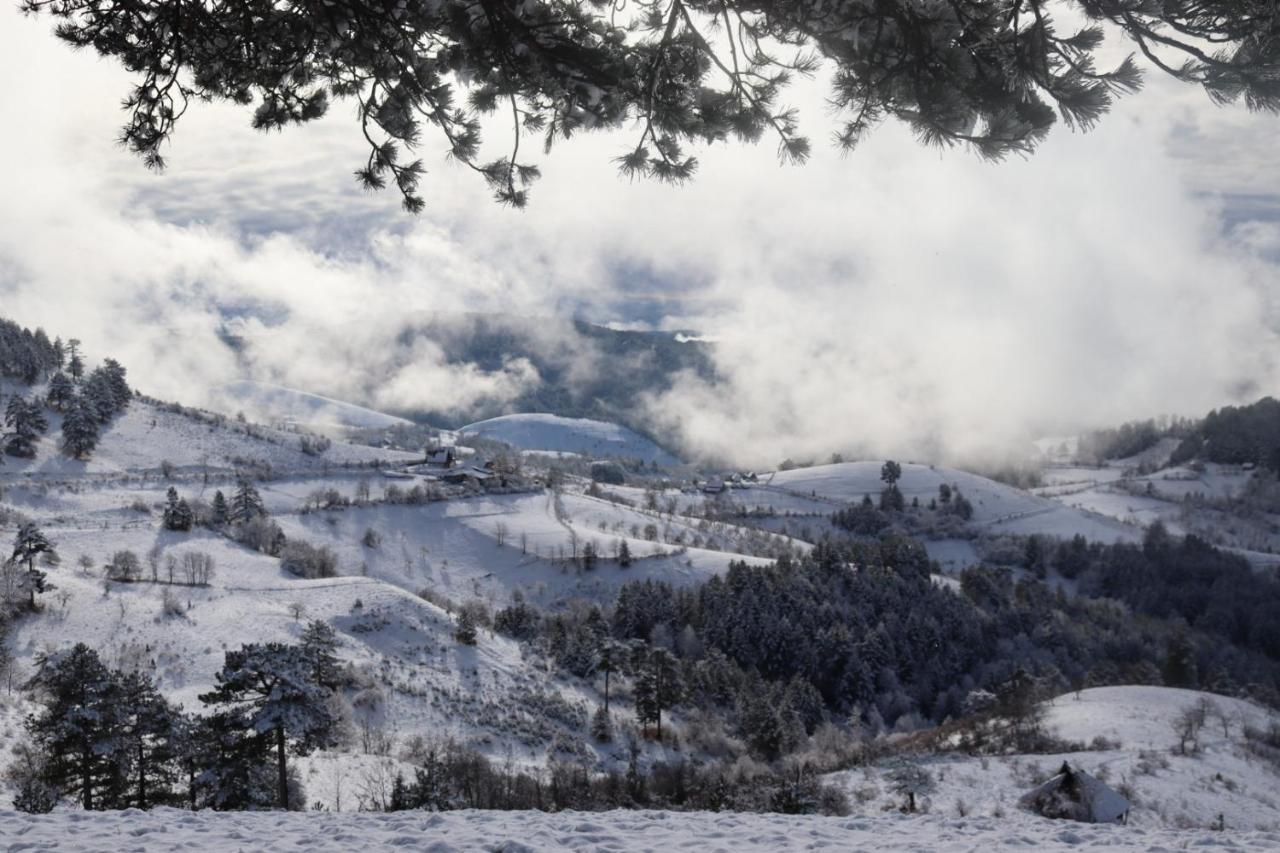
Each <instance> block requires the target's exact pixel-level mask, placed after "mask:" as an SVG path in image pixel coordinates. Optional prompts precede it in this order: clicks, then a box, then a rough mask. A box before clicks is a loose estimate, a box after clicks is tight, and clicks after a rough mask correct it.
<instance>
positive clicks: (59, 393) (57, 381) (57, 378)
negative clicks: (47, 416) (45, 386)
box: [45, 370, 76, 412]
mask: <svg viewBox="0 0 1280 853" xmlns="http://www.w3.org/2000/svg"><path fill="white" fill-rule="evenodd" d="M75 394H76V386H75V385H74V384H73V383H72V382H71V380H70V379H68V378H67V374H65V373H63V372H62V371H61V370H59V371H58V372H57V373H55V374H53V376H52V377H50V379H49V391H48V393H47V394H46V395H45V399H46V400H48V401H49V405H50V406H52V407H53V408H54V409H56V410H57V411H59V412H65V411H66V410H67V405H68V404H69V403H70V402H71V400H72V399H73V398H74V397H75Z"/></svg>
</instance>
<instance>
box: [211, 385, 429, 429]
mask: <svg viewBox="0 0 1280 853" xmlns="http://www.w3.org/2000/svg"><path fill="white" fill-rule="evenodd" d="M221 395H222V397H223V399H224V401H225V402H226V404H227V405H226V406H224V408H228V409H232V410H235V409H238V408H243V409H246V410H248V411H251V412H254V413H256V414H258V415H261V416H262V418H264V419H270V420H289V421H293V422H295V423H301V424H311V425H315V426H322V427H355V428H368V429H385V428H386V427H392V426H397V425H405V424H409V423H411V421H408V420H405V419H404V418H398V417H395V416H394V415H388V414H385V413H383V412H377V411H374V410H373V409H366V408H365V407H363V406H357V405H355V404H353V403H344V402H343V401H341V400H334V399H332V398H330V397H322V396H320V395H319V394H309V393H307V392H306V391H298V390H295V389H293V388H284V387H282V386H279V385H272V384H270V383H267V382H254V381H251V380H241V381H239V382H232V383H230V384H228V385H224V386H223V387H222V389H221Z"/></svg>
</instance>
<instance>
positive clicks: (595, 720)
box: [591, 705, 613, 743]
mask: <svg viewBox="0 0 1280 853" xmlns="http://www.w3.org/2000/svg"><path fill="white" fill-rule="evenodd" d="M591 737H593V738H594V739H595V740H597V741H599V742H600V743H609V742H610V741H611V740H613V721H612V720H611V719H610V718H609V709H608V708H607V707H605V706H604V705H601V706H599V707H598V708H596V711H595V713H594V714H592V715H591Z"/></svg>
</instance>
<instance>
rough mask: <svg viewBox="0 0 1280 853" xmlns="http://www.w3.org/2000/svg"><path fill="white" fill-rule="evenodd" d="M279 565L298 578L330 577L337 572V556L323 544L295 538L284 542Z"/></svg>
mask: <svg viewBox="0 0 1280 853" xmlns="http://www.w3.org/2000/svg"><path fill="white" fill-rule="evenodd" d="M280 565H282V566H283V567H284V568H285V569H286V570H287V571H288V572H289V573H290V574H294V575H297V576H298V577H300V578H308V579H315V578H331V577H334V576H336V575H337V574H338V557H337V555H335V554H334V553H333V551H331V550H329V548H327V547H325V546H323V545H322V546H320V547H318V548H317V547H316V546H315V545H312V544H311V543H310V542H304V541H303V540H301V539H295V540H292V541H289V542H286V543H285V546H284V548H283V549H282V550H281V552H280Z"/></svg>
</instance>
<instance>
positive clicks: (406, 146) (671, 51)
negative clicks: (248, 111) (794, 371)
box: [22, 0, 1280, 211]
mask: <svg viewBox="0 0 1280 853" xmlns="http://www.w3.org/2000/svg"><path fill="white" fill-rule="evenodd" d="M22 5H23V6H24V7H25V8H27V9H28V10H31V11H40V10H43V11H45V12H47V13H48V14H50V15H52V16H54V17H55V18H56V20H57V25H58V26H57V33H58V36H59V37H61V38H62V39H64V40H65V41H67V42H69V43H70V44H72V45H74V46H76V47H86V46H90V47H92V48H94V49H95V50H96V51H97V52H98V53H100V54H102V55H104V56H109V57H112V58H115V59H118V60H119V61H120V62H121V63H122V64H123V65H124V66H125V67H126V68H127V69H128V70H129V71H130V72H131V73H133V74H135V75H136V79H135V81H134V82H133V83H132V88H131V90H130V92H129V94H128V97H127V98H126V99H125V105H126V110H127V115H128V119H127V121H126V124H125V126H124V128H123V130H122V132H121V134H120V138H121V141H122V143H123V144H124V145H125V146H126V147H128V148H129V149H130V150H131V151H133V152H134V153H136V154H138V155H139V156H140V157H141V158H142V159H143V162H144V163H146V164H147V165H148V166H149V167H153V168H162V167H163V166H164V156H163V154H162V153H161V152H162V150H163V148H164V146H165V144H166V143H167V142H169V140H170V138H171V135H172V134H173V132H174V130H175V127H176V125H177V123H178V122H179V121H180V117H181V116H182V115H183V114H184V113H185V112H186V106H187V105H188V104H189V103H198V102H201V101H216V100H221V101H226V102H230V103H235V104H252V105H253V114H252V121H253V125H254V126H255V127H257V128H260V129H268V130H274V129H280V128H283V127H285V126H287V125H291V124H299V123H304V122H311V121H315V120H317V119H319V118H320V117H322V116H323V115H325V113H326V112H327V111H328V109H329V107H330V106H331V105H332V104H333V103H334V102H335V101H339V100H346V101H348V102H354V107H355V108H354V109H353V110H351V112H352V113H353V114H354V115H355V116H356V117H357V119H358V122H359V125H360V128H361V130H360V132H361V133H362V136H361V137H360V138H362V139H364V140H366V141H367V144H368V149H367V157H366V158H362V161H361V163H360V164H359V168H358V169H357V170H356V175H357V177H358V179H359V181H360V182H361V183H362V185H363V186H364V187H366V188H367V189H378V188H382V187H391V188H392V190H393V191H394V192H397V193H399V194H400V196H401V197H402V199H403V203H404V205H405V207H406V208H407V209H409V210H411V211H418V210H420V209H421V208H422V207H423V205H424V204H425V201H424V199H423V197H422V196H423V193H422V191H421V188H420V186H419V183H420V181H421V178H422V176H423V174H424V173H425V171H426V166H425V165H424V164H423V162H422V161H421V160H415V159H411V158H408V157H405V156H402V155H403V154H404V153H405V152H406V151H413V150H415V148H417V147H418V146H419V145H420V144H421V143H422V136H423V134H424V132H426V131H427V130H430V129H432V128H434V129H435V130H437V131H438V132H439V133H440V134H441V136H442V140H443V141H444V142H445V143H446V145H445V148H446V150H447V151H448V154H449V156H450V157H451V158H453V159H455V160H457V161H459V162H461V163H464V164H466V165H467V166H468V167H469V168H470V169H471V170H472V171H474V172H475V173H476V174H477V175H478V176H479V177H480V179H481V180H483V181H484V182H485V183H486V184H487V185H488V187H489V188H490V190H491V191H492V192H493V193H494V195H495V197H496V198H497V199H498V200H499V201H500V202H502V203H503V204H509V205H513V206H517V207H519V206H523V205H524V204H525V203H526V201H527V193H528V186H529V184H530V183H531V182H532V181H534V180H535V179H536V178H537V177H538V175H539V169H538V166H537V164H536V163H534V162H532V161H531V160H530V159H529V154H528V153H527V152H528V151H529V150H530V149H531V148H535V147H545V146H550V145H551V144H552V143H554V142H555V141H556V140H558V139H564V138H568V137H569V136H571V135H573V134H575V133H581V132H585V131H588V130H609V129H616V128H620V127H629V126H631V125H633V124H634V125H637V126H638V129H637V131H636V134H637V138H636V139H634V141H633V142H630V143H629V144H628V145H627V146H626V148H625V150H624V151H622V152H619V156H618V157H617V160H618V161H619V166H620V168H621V169H622V170H623V173H624V174H627V175H631V176H647V177H651V178H654V179H657V180H662V181H668V182H674V183H678V182H681V181H685V180H688V179H690V178H691V177H692V176H693V174H694V172H695V170H696V168H697V165H698V162H697V158H696V157H695V156H694V155H693V154H692V153H690V152H688V151H687V150H686V149H687V148H688V146H690V145H693V144H707V145H710V144H712V143H716V142H722V141H725V140H728V139H739V140H749V141H755V140H758V139H760V138H761V137H762V136H768V137H770V138H771V139H772V140H773V141H775V142H776V143H777V146H778V153H779V156H780V157H781V158H783V159H784V160H785V161H788V162H799V161H803V160H805V159H806V158H807V157H808V155H809V152H810V142H809V140H808V138H807V137H805V136H804V135H803V133H802V132H801V129H800V117H799V114H798V113H797V112H796V110H794V109H792V108H790V107H788V106H787V105H786V104H785V103H782V102H781V98H782V97H783V95H784V94H785V92H786V89H787V84H788V83H789V82H790V81H791V80H793V79H794V78H795V77H797V76H801V75H810V74H813V73H814V72H816V71H817V70H818V69H819V68H821V67H824V66H825V67H829V68H830V70H831V71H832V74H831V87H830V90H829V91H828V92H827V93H826V94H827V99H826V100H827V102H828V106H829V108H830V110H831V111H832V112H833V114H834V115H835V117H836V120H837V121H838V122H839V123H840V127H839V129H838V132H837V133H836V134H835V135H834V136H835V138H834V143H835V144H836V145H838V146H839V147H840V148H841V149H843V150H849V149H852V148H854V147H856V146H857V145H859V144H860V143H861V141H862V140H863V139H865V138H866V136H868V135H869V134H870V132H871V131H872V130H873V129H874V128H875V127H876V126H877V125H879V124H880V123H882V122H884V121H885V120H887V119H897V120H899V121H901V122H903V123H904V124H905V125H906V126H907V127H908V128H909V129H910V130H911V131H912V132H913V133H914V134H915V135H916V137H917V138H919V139H920V140H921V141H922V142H924V143H926V144H931V145H938V146H949V145H968V146H971V147H972V148H973V149H974V150H975V151H976V152H977V153H978V154H980V155H981V156H983V157H987V158H991V159H999V158H1001V157H1005V156H1007V155H1009V154H1013V153H1027V152H1030V151H1032V150H1034V149H1035V147H1036V146H1037V145H1039V144H1040V143H1041V142H1042V141H1043V140H1044V138H1045V137H1046V136H1047V135H1048V133H1049V131H1050V129H1051V128H1052V127H1053V125H1054V124H1055V123H1056V122H1057V121H1058V120H1059V117H1061V120H1062V121H1063V122H1064V123H1065V124H1067V125H1068V126H1069V127H1072V128H1085V129H1087V128H1089V127H1092V126H1093V125H1094V124H1095V123H1096V122H1097V121H1098V120H1099V119H1100V118H1101V117H1102V116H1103V115H1104V114H1105V113H1106V112H1107V111H1108V109H1109V108H1110V107H1111V104H1112V103H1113V101H1114V99H1115V98H1116V97H1117V96H1119V95H1121V94H1125V93H1130V92H1134V91H1137V90H1138V89H1139V88H1140V87H1141V82H1142V81H1141V76H1142V75H1141V71H1140V69H1139V67H1138V65H1137V64H1136V63H1135V62H1134V60H1133V57H1132V56H1126V57H1123V58H1117V59H1116V60H1115V61H1114V62H1112V63H1108V64H1102V62H1103V60H1104V58H1105V54H1102V50H1103V45H1104V42H1106V43H1111V42H1112V41H1113V39H1112V38H1108V36H1109V35H1110V36H1124V37H1127V39H1128V40H1130V41H1131V42H1132V43H1133V44H1134V45H1136V49H1137V51H1138V52H1139V53H1140V54H1141V55H1142V56H1143V57H1145V59H1146V61H1148V62H1149V63H1150V64H1151V65H1152V66H1153V67H1155V68H1158V69H1160V70H1161V71H1163V72H1164V73H1166V74H1169V75H1170V76H1172V77H1173V78H1174V79H1177V80H1180V81H1184V82H1187V83H1191V84H1194V85H1198V86H1201V87H1203V88H1204V89H1205V91H1206V92H1207V94H1208V96H1209V97H1210V98H1211V99H1212V100H1214V101H1215V102H1220V103H1221V102H1235V101H1243V102H1244V103H1245V104H1246V105H1247V106H1248V107H1249V108H1250V109H1264V110H1270V111H1272V112H1275V111H1277V110H1280V87H1277V85H1276V78H1277V66H1278V65H1280V58H1278V57H1280V45H1278V44H1277V39H1276V38H1275V35H1276V23H1275V15H1274V8H1273V3H1272V0H1232V2H1229V3H1226V2H1219V3H1212V4H1206V3H1203V2H1192V0H1163V2H1159V3H1154V2H1151V3H1144V2H1126V0H1088V2H1085V0H1078V2H1068V3H1065V4H1063V5H1055V4H1050V3H1048V2H1047V0H1017V2H1011V0H969V2H966V3H964V4H941V5H938V6H935V5H933V4H926V5H925V6H923V7H922V6H921V5H920V4H919V3H916V2H907V0H897V1H896V2H875V3H872V2H840V3H831V2H825V0H785V2H784V1H783V0H772V1H771V0H751V2H747V0H725V2H717V3H708V2H701V1H700V0H681V2H673V3H667V2H663V0H634V2H633V3H631V4H628V7H627V10H626V14H621V13H619V12H618V11H617V10H616V9H614V8H612V7H611V6H610V4H609V3H607V2H600V1H599V0H593V2H589V3H584V2H581V0H526V2H520V3H510V2H507V3H498V2H485V3H482V4H479V5H474V4H468V3H452V2H401V3H396V4H390V5H388V4H380V3H379V4H369V3H366V2H354V0H328V2H325V3H323V4H320V6H317V5H316V4H315V3H313V2H303V0H277V2H270V3H267V2H257V3H250V2H237V3H213V4H193V5H192V6H191V9H192V10H193V11H192V12H191V13H189V14H171V10H174V9H175V8H176V9H179V10H186V9H187V7H186V6H185V5H179V6H177V7H175V6H174V4H173V2H172V0H130V2H127V3H123V2H114V3H103V2H99V0H24V2H23V4H22ZM318 8H321V9H323V14H317V9H318ZM1058 12H1062V13H1063V14H1062V15H1060V16H1059V15H1056V14H1055V13H1058ZM156 22H163V24H158V23H156ZM1100 54H1102V55H1101V56H1100ZM494 113H496V114H498V115H501V116H503V117H506V116H510V124H509V125H507V127H508V128H509V129H508V136H509V137H514V138H513V139H512V138H507V139H504V140H502V142H501V143H500V144H499V147H500V148H501V149H502V150H503V151H504V152H510V153H504V154H502V155H500V156H498V157H497V158H496V159H493V158H491V157H490V155H489V154H488V153H486V152H488V151H489V150H490V148H489V147H486V146H483V145H482V129H483V125H482V122H483V118H484V116H485V115H488V114H494ZM503 124H506V122H503ZM530 134H532V135H539V136H541V137H542V141H543V143H544V146H530V145H528V144H527V143H526V144H525V145H523V146H521V145H520V144H519V143H520V142H521V139H522V135H530Z"/></svg>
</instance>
